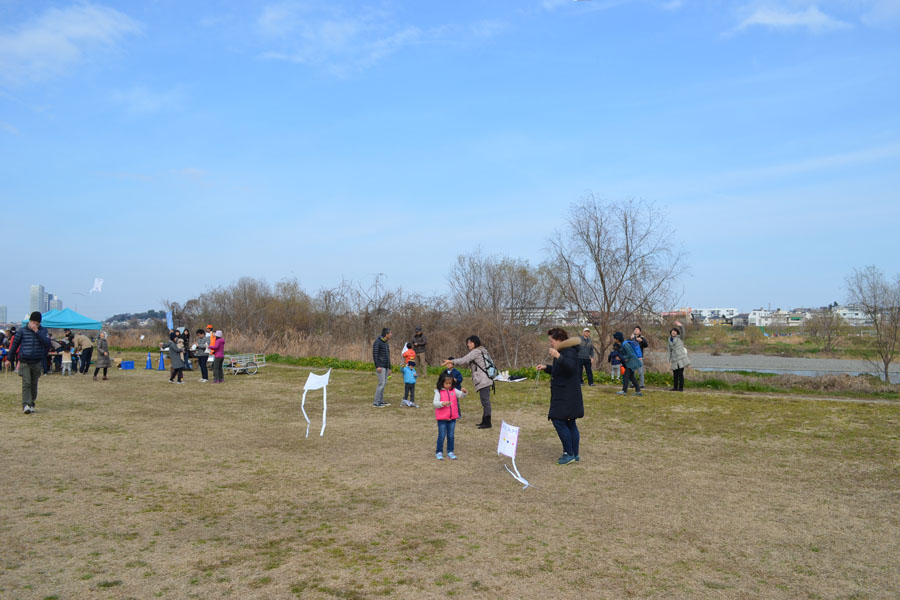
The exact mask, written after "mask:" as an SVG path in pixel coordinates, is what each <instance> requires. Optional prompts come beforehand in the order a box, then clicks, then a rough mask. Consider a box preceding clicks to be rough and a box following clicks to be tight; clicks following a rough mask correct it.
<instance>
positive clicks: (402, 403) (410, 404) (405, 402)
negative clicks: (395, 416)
mask: <svg viewBox="0 0 900 600" xmlns="http://www.w3.org/2000/svg"><path fill="white" fill-rule="evenodd" d="M400 404H401V405H402V406H412V405H413V403H412V402H410V401H409V400H403V401H402V402H400Z"/></svg>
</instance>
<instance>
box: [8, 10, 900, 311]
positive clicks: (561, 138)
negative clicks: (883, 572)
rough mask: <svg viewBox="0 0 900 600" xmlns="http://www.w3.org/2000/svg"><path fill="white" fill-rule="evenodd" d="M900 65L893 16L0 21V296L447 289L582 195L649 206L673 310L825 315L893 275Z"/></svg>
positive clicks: (343, 14)
mask: <svg viewBox="0 0 900 600" xmlns="http://www.w3.org/2000/svg"><path fill="white" fill-rule="evenodd" d="M898 65H900V0H823V1H820V2H805V1H794V0H774V1H771V2H755V1H752V0H751V1H748V2H736V3H725V2H717V1H714V0H710V1H706V2H691V1H689V0H683V1H679V0H671V1H667V2H666V1H659V2H657V1H649V0H648V1H628V0H620V1H607V2H603V1H600V0H585V1H580V2H574V1H571V0H493V1H491V2H483V1H481V2H470V1H466V0H463V1H455V2H441V3H439V2H413V1H401V0H394V1H385V2H378V1H376V2H342V1H334V0H329V1H324V0H323V1H280V2H279V1H261V2H254V1H250V0H246V1H245V0H242V1H226V0H221V1H206V2H204V1H197V2H181V1H176V0H156V1H147V2H40V1H34V0H32V1H15V0H0V210H2V213H3V216H4V217H5V218H4V222H5V227H4V236H3V237H4V241H5V242H6V244H5V246H6V250H7V251H6V252H5V253H4V258H5V260H4V261H3V264H4V268H3V269H2V273H3V277H2V287H0V304H6V305H7V306H8V307H9V309H10V315H11V316H17V315H18V314H20V313H24V311H25V310H26V308H27V299H28V286H29V285H31V284H32V283H42V284H44V285H45V286H46V287H47V289H48V290H49V291H51V292H55V293H57V294H59V295H60V296H61V297H62V298H63V300H64V302H65V303H66V305H68V306H72V307H75V305H76V304H77V305H78V310H79V311H80V312H83V313H85V314H87V315H89V316H93V317H98V318H99V317H106V316H109V315H111V314H114V313H118V312H126V311H139V310H144V309H147V308H159V307H160V301H161V300H162V299H164V298H166V299H172V300H179V301H184V300H186V299H188V298H190V297H193V296H195V295H197V294H199V293H201V292H203V291H205V290H206V289H208V288H210V287H214V286H218V285H222V284H228V283H231V282H233V281H235V280H236V279H237V278H239V277H241V276H245V275H250V276H255V277H260V278H264V279H266V280H268V281H269V282H275V281H277V280H279V279H282V278H284V277H297V278H298V279H299V280H300V282H301V284H302V285H303V286H304V288H306V289H307V290H309V291H310V292H315V291H316V290H317V289H319V288H320V287H323V286H332V285H335V284H337V283H338V282H339V281H340V280H341V278H347V279H352V280H359V281H364V282H365V281H371V279H372V277H373V276H374V274H376V273H383V274H384V276H385V282H386V284H387V285H388V286H394V287H395V286H402V287H403V288H404V289H407V290H410V291H417V292H422V293H425V294H441V293H445V292H446V284H445V281H446V272H447V270H448V269H449V268H450V267H451V266H452V263H453V261H454V259H455V257H456V256H457V255H458V254H461V253H468V252H471V251H473V250H474V249H475V248H476V247H478V246H480V247H481V248H482V250H483V251H484V252H485V253H488V254H494V253H498V254H500V253H502V254H506V255H509V256H514V257H522V258H527V259H529V260H532V261H539V260H541V259H542V258H543V256H544V248H545V246H546V238H547V236H548V235H549V234H550V233H552V232H553V231H554V230H555V229H557V228H564V227H565V220H566V215H567V211H568V208H569V206H570V205H571V204H572V203H573V202H576V201H578V200H579V199H580V198H582V197H584V195H585V194H588V193H593V194H595V195H596V196H598V197H601V198H608V199H612V200H615V199H624V198H637V199H640V200H642V201H646V202H652V203H655V204H656V205H657V206H658V207H660V208H662V209H664V210H665V211H666V212H667V214H668V215H669V220H670V223H671V231H672V237H673V240H675V242H676V243H677V244H681V245H682V246H683V247H684V249H685V250H686V251H687V252H688V258H687V261H688V264H689V266H690V273H689V275H687V276H686V277H684V279H683V280H682V281H681V282H680V285H681V287H683V290H684V296H683V303H685V304H690V305H692V306H695V307H699V306H735V307H738V308H741V309H743V310H749V309H752V308H755V307H758V306H765V305H768V304H770V303H771V304H772V306H773V308H774V307H776V306H780V307H789V306H800V305H822V304H826V303H829V302H831V301H833V300H839V301H840V300H843V299H844V295H845V294H844V284H843V278H844V276H845V275H846V274H848V273H849V272H850V271H851V270H852V269H853V268H855V267H862V266H865V265H868V264H875V265H877V266H878V267H880V268H881V269H882V270H884V271H885V272H887V273H888V274H894V273H896V272H897V270H898V267H897V254H898V252H897V251H898V250H900V243H898V234H897V227H898V223H900V192H898V190H900V168H898V167H900V69H898ZM95 277H102V278H104V279H105V284H104V288H103V292H102V294H100V295H97V294H94V295H92V296H90V297H89V298H84V297H79V296H76V295H74V292H81V293H84V292H87V291H88V290H89V289H90V287H91V285H92V283H93V280H94V278H95Z"/></svg>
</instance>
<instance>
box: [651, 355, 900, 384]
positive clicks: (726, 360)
mask: <svg viewBox="0 0 900 600" xmlns="http://www.w3.org/2000/svg"><path fill="white" fill-rule="evenodd" d="M654 358H655V359H656V360H658V361H661V362H663V363H664V362H665V361H666V358H667V356H666V355H665V354H664V353H661V352H657V353H655V356H654ZM690 359H691V366H692V367H693V368H695V369H699V370H710V371H759V372H764V373H790V374H795V375H808V376H815V375H858V374H860V373H871V374H873V375H878V376H881V372H882V369H881V368H880V366H874V365H872V363H870V362H868V361H865V360H847V359H840V358H793V357H782V356H767V355H762V354H736V355H731V354H721V355H719V356H713V355H712V354H705V353H702V352H691V354H690ZM889 372H890V375H891V382H892V383H900V362H897V363H893V364H891V368H890V371H889Z"/></svg>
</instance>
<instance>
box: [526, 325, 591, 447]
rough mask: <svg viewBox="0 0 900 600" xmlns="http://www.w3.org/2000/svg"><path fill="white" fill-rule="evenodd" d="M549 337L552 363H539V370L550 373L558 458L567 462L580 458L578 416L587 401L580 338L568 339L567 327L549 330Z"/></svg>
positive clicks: (582, 413)
mask: <svg viewBox="0 0 900 600" xmlns="http://www.w3.org/2000/svg"><path fill="white" fill-rule="evenodd" d="M547 335H548V336H549V337H550V356H552V357H553V364H552V365H538V366H537V367H535V368H536V369H537V370H538V371H546V372H547V373H549V374H550V412H549V413H548V414H547V418H548V419H549V420H550V421H552V422H553V426H554V427H555V428H556V433H557V435H559V441H561V442H562V446H563V455H562V456H560V457H559V460H558V461H556V462H557V463H558V464H560V465H568V464H571V463H573V462H576V461H579V460H581V458H580V457H579V455H578V445H579V441H580V440H581V434H579V433H578V426H577V425H576V424H575V419H581V418H583V417H584V402H583V401H582V399H581V369H580V368H579V363H578V345H579V344H580V343H581V340H579V339H578V338H577V337H576V338H569V334H568V333H566V331H565V330H564V329H560V328H559V327H554V328H553V329H551V330H550V331H548V332H547Z"/></svg>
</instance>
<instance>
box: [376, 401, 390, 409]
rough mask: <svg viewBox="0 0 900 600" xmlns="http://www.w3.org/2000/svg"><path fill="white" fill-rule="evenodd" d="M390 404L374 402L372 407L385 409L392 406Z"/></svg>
mask: <svg viewBox="0 0 900 600" xmlns="http://www.w3.org/2000/svg"><path fill="white" fill-rule="evenodd" d="M390 405H391V403H390V402H373V403H372V406H376V407H378V408H384V407H385V406H390Z"/></svg>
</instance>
